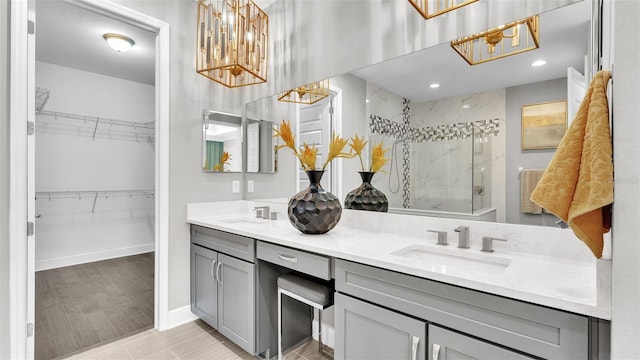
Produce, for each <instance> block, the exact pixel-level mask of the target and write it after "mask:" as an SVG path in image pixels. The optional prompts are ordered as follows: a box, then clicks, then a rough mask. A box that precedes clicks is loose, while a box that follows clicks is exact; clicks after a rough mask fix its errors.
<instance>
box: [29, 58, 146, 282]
mask: <svg viewBox="0 0 640 360" xmlns="http://www.w3.org/2000/svg"><path fill="white" fill-rule="evenodd" d="M36 86H37V87H43V88H46V89H48V90H49V91H50V97H49V101H48V102H47V103H46V106H45V107H44V110H48V111H57V112H65V113H72V114H78V115H84V116H92V117H102V118H110V119H117V120H125V121H134V122H139V123H144V122H148V121H153V120H154V116H155V115H154V104H155V101H154V96H155V93H154V91H155V90H154V87H153V86H151V85H147V84H141V83H137V82H132V81H127V80H122V79H118V78H113V77H109V76H105V75H99V74H95V73H90V72H86V71H80V70H76V69H71V68H67V67H63V66H59V65H53V64H49V63H44V62H36ZM93 130H94V123H92V122H87V123H86V124H84V123H83V122H78V121H74V120H69V119H65V118H63V117H58V118H57V119H55V118H52V117H50V116H45V115H37V116H36V192H41V191H67V190H71V191H81V190H153V189H154V175H155V174H154V159H155V158H154V156H155V152H154V145H153V142H152V141H151V142H150V141H149V138H148V136H149V134H153V132H149V131H141V132H140V134H139V136H138V138H136V137H135V136H133V135H132V130H133V128H122V127H118V126H108V125H106V124H104V125H100V123H99V124H98V128H97V132H96V137H95V140H94V139H93V138H92V135H93ZM93 201H94V198H93V197H91V196H88V197H85V198H82V199H78V198H73V199H55V197H54V198H53V199H52V200H49V199H48V198H42V197H40V198H38V199H37V200H36V214H41V215H42V217H41V218H39V219H37V220H36V222H37V227H36V228H37V234H36V270H43V269H47V268H53V267H60V266H67V265H72V264H78V263H83V262H88V261H95V260H102V259H107V258H111V257H116V256H124V255H131V254H136V253H140V252H147V251H152V250H153V242H154V231H153V228H154V198H153V197H142V196H135V197H131V198H129V197H117V198H115V197H111V198H105V197H104V196H102V195H100V196H99V198H98V200H97V201H96V204H95V209H94V210H95V211H94V212H92V209H93Z"/></svg>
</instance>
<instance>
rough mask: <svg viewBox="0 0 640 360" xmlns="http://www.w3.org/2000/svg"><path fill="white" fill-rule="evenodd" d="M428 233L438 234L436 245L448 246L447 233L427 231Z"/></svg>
mask: <svg viewBox="0 0 640 360" xmlns="http://www.w3.org/2000/svg"><path fill="white" fill-rule="evenodd" d="M427 231H428V232H432V233H436V234H438V242H437V243H436V244H437V245H449V243H448V242H447V232H446V231H437V230H427Z"/></svg>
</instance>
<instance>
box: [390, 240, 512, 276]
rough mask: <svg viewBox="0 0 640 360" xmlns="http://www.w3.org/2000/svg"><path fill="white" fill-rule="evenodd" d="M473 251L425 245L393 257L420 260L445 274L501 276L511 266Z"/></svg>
mask: <svg viewBox="0 0 640 360" xmlns="http://www.w3.org/2000/svg"><path fill="white" fill-rule="evenodd" d="M472 251H476V250H471V249H457V248H455V249H446V248H442V249H440V248H434V247H430V246H425V245H409V246H407V247H405V248H402V249H400V250H397V251H394V252H392V253H391V255H396V256H400V257H404V258H406V259H415V260H420V261H422V262H423V263H424V265H425V266H426V267H427V268H428V269H430V270H431V271H434V272H439V273H443V274H448V273H452V272H456V273H461V272H462V273H464V272H467V271H473V272H482V273H489V274H501V273H503V272H504V271H505V269H506V268H507V267H509V264H511V259H507V258H502V257H499V256H494V255H488V254H480V253H472Z"/></svg>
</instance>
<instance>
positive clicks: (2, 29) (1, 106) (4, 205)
mask: <svg viewBox="0 0 640 360" xmlns="http://www.w3.org/2000/svg"><path fill="white" fill-rule="evenodd" d="M8 20H9V2H8V1H1V2H0V34H1V35H0V359H8V358H9V340H10V339H9V325H10V324H9V311H10V308H9V233H8V231H7V230H6V229H8V228H9V109H8V103H9V101H8V93H9V81H8V79H9V68H8V61H7V59H8V57H9V51H8V47H9V44H8V42H9V41H8V39H9V21H8Z"/></svg>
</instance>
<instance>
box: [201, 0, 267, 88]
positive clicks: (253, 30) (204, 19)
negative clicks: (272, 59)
mask: <svg viewBox="0 0 640 360" xmlns="http://www.w3.org/2000/svg"><path fill="white" fill-rule="evenodd" d="M197 20H198V22H197V28H198V30H197V32H198V34H197V39H196V40H197V42H196V44H197V53H196V71H197V72H198V73H199V74H201V75H203V76H206V77H208V78H209V79H211V80H214V81H217V82H219V83H220V84H222V85H225V86H227V87H231V88H233V87H238V86H246V85H254V84H260V83H264V82H266V81H267V66H266V62H267V43H268V41H269V40H268V39H269V18H268V17H267V14H266V13H265V12H264V11H262V9H260V8H259V7H258V6H257V5H256V4H255V3H254V2H253V1H251V0H199V1H198V19H197Z"/></svg>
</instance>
